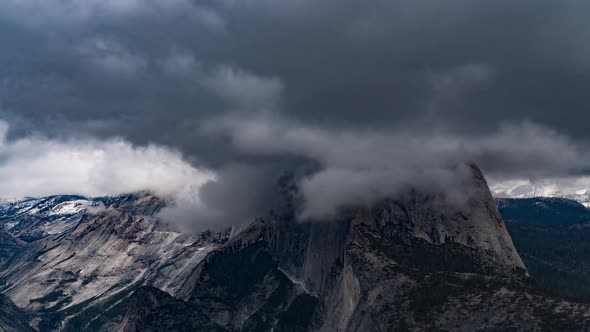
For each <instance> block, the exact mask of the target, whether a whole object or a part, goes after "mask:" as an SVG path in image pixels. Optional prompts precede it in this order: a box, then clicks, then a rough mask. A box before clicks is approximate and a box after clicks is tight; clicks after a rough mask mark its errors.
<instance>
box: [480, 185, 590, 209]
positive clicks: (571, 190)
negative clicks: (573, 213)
mask: <svg viewBox="0 0 590 332" xmlns="http://www.w3.org/2000/svg"><path fill="white" fill-rule="evenodd" d="M491 190H492V193H493V194H494V196H495V197H498V198H534V197H556V198H567V199H570V200H573V201H576V202H579V203H580V204H582V205H584V206H585V207H590V184H589V185H588V186H587V187H586V186H581V187H580V186H579V185H578V186H567V185H564V186H560V185H558V184H556V183H553V182H539V183H530V182H526V183H517V184H515V185H497V186H492V188H491Z"/></svg>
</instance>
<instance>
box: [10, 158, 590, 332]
mask: <svg viewBox="0 0 590 332" xmlns="http://www.w3.org/2000/svg"><path fill="white" fill-rule="evenodd" d="M470 170H471V175H472V176H471V178H470V179H469V182H470V183H469V184H468V185H469V186H471V188H474V189H473V190H471V191H470V196H469V197H468V199H467V202H466V203H465V204H461V205H452V204H449V205H444V204H442V205H441V202H444V199H441V197H440V194H435V193H423V192H419V191H416V190H408V191H407V192H405V193H404V194H401V195H398V196H396V197H391V198H388V199H384V200H382V201H380V202H377V203H375V204H374V205H372V206H370V207H367V206H359V207H350V208H348V209H346V210H345V211H342V213H340V214H338V215H337V216H334V217H331V218H326V220H314V221H313V222H300V221H298V220H297V219H296V217H295V211H294V209H293V206H294V205H296V204H286V205H285V206H287V208H285V209H284V210H282V211H274V212H270V213H269V214H268V215H266V216H261V217H260V218H258V219H257V220H255V221H254V222H253V223H252V224H250V225H248V226H247V227H244V228H243V229H242V230H241V231H239V232H236V231H234V232H230V231H227V232H223V233H212V232H204V233H202V234H183V233H181V232H179V231H177V230H175V229H174V228H172V227H170V226H169V225H165V224H162V223H161V221H159V219H158V212H159V211H160V210H161V209H162V208H163V207H164V206H165V204H166V201H164V200H162V199H160V198H158V197H156V196H155V195H153V194H151V193H147V192H146V193H137V194H133V195H125V196H120V197H106V198H85V197H78V196H53V197H48V198H43V199H25V200H14V201H10V202H5V203H3V205H2V207H1V208H0V212H1V213H2V216H1V217H2V219H1V229H2V232H1V233H0V241H1V242H2V243H1V247H0V248H1V249H2V250H0V259H1V263H2V268H1V270H0V278H2V279H1V280H2V288H1V291H2V293H3V294H4V297H2V298H0V300H2V306H3V308H6V309H5V310H4V309H3V314H4V315H11V316H12V317H15V318H14V319H5V318H4V316H2V315H0V326H1V327H2V328H3V329H4V330H6V331H28V330H30V331H34V330H37V331H425V330H426V331H564V330H568V331H584V330H588V329H589V328H590V304H584V303H578V302H574V301H571V300H566V299H563V298H560V297H557V296H555V295H552V293H549V292H547V291H545V290H543V289H541V288H539V287H538V286H537V284H536V283H535V281H534V280H533V279H532V278H531V277H530V276H529V273H528V271H527V268H526V266H525V264H524V263H523V261H522V260H521V258H520V256H519V253H518V252H517V250H516V248H515V245H514V244H513V242H512V239H511V236H510V234H509V233H508V230H507V229H506V225H505V224H504V221H503V219H502V217H501V215H500V213H499V212H498V209H497V207H496V202H495V200H494V198H493V197H492V195H491V193H490V191H489V189H488V186H487V183H486V181H485V179H484V176H483V175H482V173H481V171H480V170H479V169H478V168H477V167H476V166H474V165H471V166H470Z"/></svg>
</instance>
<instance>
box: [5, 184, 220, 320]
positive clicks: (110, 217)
mask: <svg viewBox="0 0 590 332" xmlns="http://www.w3.org/2000/svg"><path fill="white" fill-rule="evenodd" d="M164 205H165V201H163V200H162V199H160V198H158V197H156V196H154V195H153V194H150V193H147V192H145V193H137V194H133V195H124V196H119V197H105V198H96V199H89V198H84V197H79V196H52V197H47V198H42V199H25V200H17V201H14V202H7V203H4V204H3V205H2V207H1V208H0V212H1V213H3V218H2V221H1V222H0V226H1V227H0V241H1V244H0V248H1V250H0V262H2V263H3V265H2V268H1V269H0V280H1V285H0V290H1V291H2V293H3V294H5V295H7V296H8V297H9V298H10V299H11V300H12V301H13V302H14V303H15V304H16V305H17V306H18V307H20V308H23V309H26V310H28V311H29V312H30V313H31V318H32V319H31V324H32V325H33V326H34V327H36V328H37V329H38V330H40V331H53V330H69V331H79V330H94V329H98V328H101V326H102V325H104V322H105V321H106V320H108V321H109V324H107V325H106V326H110V325H112V324H114V323H113V321H116V320H117V319H118V317H119V316H120V314H118V313H117V310H119V311H120V310H121V305H124V303H125V301H126V299H127V298H128V297H129V296H130V295H131V294H133V292H134V291H135V290H136V289H137V288H138V287H140V286H142V285H151V286H155V287H158V288H160V289H162V290H165V291H167V292H170V293H173V294H174V293H175V291H176V290H177V289H178V288H180V286H181V285H182V283H183V282H184V280H185V279H186V277H187V276H188V275H189V274H190V272H191V271H192V269H193V268H194V267H195V266H196V265H197V264H198V263H199V262H200V260H201V259H203V258H204V257H205V256H206V254H207V253H208V252H209V251H210V250H211V249H213V248H214V247H215V246H216V245H217V243H218V242H222V241H224V238H222V236H221V235H220V234H218V235H215V234H209V233H206V234H200V235H187V234H181V233H179V232H178V231H175V230H173V229H171V228H170V227H168V226H166V225H162V224H160V222H159V221H158V220H157V218H156V214H157V212H158V211H159V210H160V209H161V208H162V207H163V206H164ZM103 314H107V315H108V316H109V317H108V319H106V318H104V317H103Z"/></svg>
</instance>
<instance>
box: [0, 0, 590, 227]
mask: <svg viewBox="0 0 590 332" xmlns="http://www.w3.org/2000/svg"><path fill="white" fill-rule="evenodd" d="M0 7H1V9H2V10H0V41H1V42H2V45H3V52H2V54H1V55H0V107H2V109H1V111H0V117H1V118H3V119H6V120H7V121H9V123H10V130H9V132H8V133H7V134H6V135H5V136H3V137H5V139H4V140H3V141H2V142H3V143H2V144H3V145H4V146H7V147H8V150H10V151H12V152H10V153H7V154H5V155H2V160H3V161H5V165H6V169H5V171H6V172H7V173H5V174H7V176H5V178H4V180H5V181H6V183H7V186H6V188H7V189H6V190H7V192H10V193H13V194H15V195H16V194H26V195H41V194H44V193H63V192H81V193H85V194H92V195H94V194H103V193H115V192H119V191H129V190H135V189H149V188H150V187H158V188H161V189H160V190H162V191H165V192H170V191H175V190H178V189H176V188H184V187H187V186H183V185H182V184H183V183H191V181H196V183H197V184H195V185H193V186H192V190H185V192H187V193H188V194H187V195H185V196H183V198H182V199H181V200H180V201H181V202H182V204H177V206H176V210H175V211H172V210H170V209H167V210H166V213H167V214H169V215H170V216H172V217H171V219H183V220H184V221H185V222H186V223H193V224H195V225H199V224H202V225H212V224H231V223H235V222H242V221H247V220H250V219H251V218H253V217H255V216H257V215H259V214H261V213H264V212H265V211H267V210H268V209H269V208H275V205H276V204H277V202H276V201H275V198H276V196H277V195H278V193H277V192H276V182H277V179H279V178H281V177H283V176H284V174H294V175H293V176H294V178H295V179H296V185H297V186H298V188H299V191H300V194H301V195H302V200H303V203H304V204H303V205H301V210H300V211H299V214H300V216H303V217H306V216H309V217H314V216H321V215H326V214H330V213H332V212H331V211H334V210H337V209H338V208H339V207H340V206H345V205H349V204H357V203H360V204H370V203H371V202H373V201H375V200H378V199H379V198H380V197H383V196H387V195H391V194H395V193H396V192H398V191H400V190H403V188H405V187H407V186H410V185H412V186H422V187H424V188H430V189H431V190H433V191H437V190H446V189H448V188H451V189H454V188H455V187H457V186H456V185H455V184H456V183H459V182H460V181H461V179H462V177H463V173H462V171H461V169H460V167H459V168H457V166H456V165H457V164H461V163H463V162H465V161H470V160H471V161H475V162H476V163H478V164H479V165H480V166H481V168H482V169H483V171H484V173H485V174H486V175H487V176H489V177H491V179H492V181H493V182H494V183H503V182H505V181H511V180H514V179H516V180H523V181H529V180H530V181H540V179H544V178H547V179H559V178H570V177H572V178H575V177H579V176H586V175H587V173H588V166H587V165H588V164H589V162H590V160H589V157H588V154H589V150H590V145H589V144H588V142H589V141H590V135H589V134H588V130H587V125H586V123H588V120H589V119H590V118H589V117H588V114H589V113H588V112H587V110H588V108H589V107H590V102H589V100H590V99H588V98H587V86H588V84H589V82H590V79H589V78H590V75H588V70H589V68H590V66H589V63H588V59H590V57H589V56H588V55H589V54H590V48H589V47H588V43H587V42H586V41H587V39H588V38H587V31H590V29H589V28H590V20H588V18H587V16H588V15H587V14H586V13H587V12H588V9H589V5H588V3H584V2H580V1H573V0H564V1H545V0H540V1H524V2H519V3H515V2H514V1H508V0H499V1H493V2H492V1H488V2H481V1H480V2H474V1H467V0H458V1H452V2H440V1H411V0H395V1H364V2H359V1H351V0H342V1H314V0H297V1H288V2H284V1H283V2H277V1H269V0H247V1H234V0H216V1H191V0H146V1H138V0H125V1H118V0H108V1H98V0H88V1H71V0H56V1H51V2H48V1H37V0H0ZM539 17H543V20H539ZM514 27H518V29H515V28H514ZM31 132H37V133H39V134H38V135H37V136H31V135H30V133H31ZM47 137H52V138H47ZM55 137H57V138H59V139H57V138H55ZM79 137H91V138H85V139H82V140H80V139H77V138H79ZM27 142H28V143H27ZM19 144H20V145H24V146H27V148H26V149H20V150H18V149H16V146H17V145H19ZM27 144H28V145H27ZM164 147H166V148H164ZM27 149H28V150H30V151H34V153H32V154H31V155H28V154H27V153H26V152H22V151H26V150H27ZM45 151H47V152H45ZM66 151H70V152H71V153H74V152H75V153H78V154H80V155H81V156H82V157H80V158H79V159H81V160H77V159H75V158H73V157H71V153H70V152H66ZM93 151H103V152H101V153H102V155H103V157H95V155H94V154H93V153H94V152H93ZM50 152H51V153H50ZM99 155H101V154H100V153H99ZM52 156H58V157H55V158H57V159H58V160H70V159H71V160H70V162H69V164H71V165H78V166H77V167H75V168H73V169H71V170H69V169H68V168H67V167H66V168H64V172H63V173H66V171H67V173H69V175H70V177H69V178H68V177H67V176H65V174H62V173H60V172H59V169H58V168H57V167H55V165H56V164H57V161H56V160H55V158H54V157H52ZM52 158H53V159H52ZM105 160H109V162H108V163H107V162H106V161H105ZM110 160H119V161H117V162H112V163H111V162H110ZM186 160H190V163H188V162H187V161H186ZM20 161H22V162H20ZM166 162H169V163H170V164H166ZM44 164H46V165H48V166H47V167H46V168H47V169H44V167H42V166H40V165H44ZM0 165H2V164H1V163H0ZM15 165H18V167H22V168H23V171H22V172H21V173H22V174H26V175H28V176H20V175H19V174H20V173H19V172H17V171H16V168H17V167H16V166H15ZM145 165H152V166H153V165H155V166H154V167H151V166H150V167H147V166H145ZM27 167H28V168H27ZM29 168H30V169H29ZM56 169H57V171H56ZM91 169H92V171H90V170H91ZM149 169H153V170H157V169H161V170H162V172H161V173H158V174H155V175H154V174H152V173H150V172H149ZM49 170H52V171H49ZM80 170H81V171H80ZM131 170H136V171H134V172H132V171H131ZM207 170H211V172H213V173H214V174H215V176H212V175H211V172H209V171H207ZM54 173H55V174H54ZM128 173H133V174H130V175H128ZM121 174H125V175H121ZM203 174H206V176H204V177H203ZM193 176H194V178H195V179H197V180H192V178H193ZM13 177H14V179H15V180H14V181H12V178H13ZM37 178H38V179H44V180H43V181H35V179H37ZM54 178H55V179H58V180H53V179H54ZM114 178H116V179H118V181H113V179H114ZM148 179H149V180H148ZM181 179H184V181H181ZM17 180H18V181H17ZM27 181H29V182H27ZM16 182H19V183H18V185H17V183H16ZM150 182H153V183H150ZM559 183H561V184H563V182H559ZM167 184H168V185H167ZM170 184H173V185H170ZM144 187H147V188H144ZM169 187H170V188H173V189H169ZM189 187H190V186H189ZM40 188H41V189H40ZM183 190H184V189H183ZM456 194H457V195H455V196H456V198H455V199H454V200H455V201H458V202H459V201H460V200H461V197H462V195H461V193H460V192H457V193H456ZM463 196H464V195H463Z"/></svg>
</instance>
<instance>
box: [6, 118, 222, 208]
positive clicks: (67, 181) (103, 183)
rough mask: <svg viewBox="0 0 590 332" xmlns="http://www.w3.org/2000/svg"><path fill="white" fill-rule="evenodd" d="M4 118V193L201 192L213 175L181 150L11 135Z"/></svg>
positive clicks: (163, 194) (176, 193) (90, 194)
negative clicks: (191, 160)
mask: <svg viewBox="0 0 590 332" xmlns="http://www.w3.org/2000/svg"><path fill="white" fill-rule="evenodd" d="M8 128H9V126H8V124H7V123H6V122H3V121H1V122H0V196H1V197H5V198H6V197H23V196H37V197H38V196H44V195H52V194H80V195H87V196H103V195H117V194H123V193H130V192H136V191H142V190H151V191H153V192H155V193H157V194H159V195H162V196H175V195H180V194H184V193H186V192H191V191H195V192H196V191H198V189H199V187H200V186H202V185H203V184H204V183H205V182H207V181H209V180H211V179H214V174H213V173H212V172H210V171H208V170H200V169H197V168H195V167H194V166H192V165H190V164H189V163H188V162H187V161H186V160H185V159H184V158H183V157H182V155H181V154H180V153H179V152H178V151H174V150H171V149H169V148H165V147H162V146H157V145H148V146H144V147H139V146H134V145H132V144H130V143H129V142H126V141H125V140H122V139H110V140H106V141H99V140H96V139H90V138H87V139H84V138H78V139H69V140H58V139H49V138H47V137H44V136H40V135H32V136H30V137H26V138H21V139H17V140H7V138H6V134H7V130H8Z"/></svg>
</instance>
